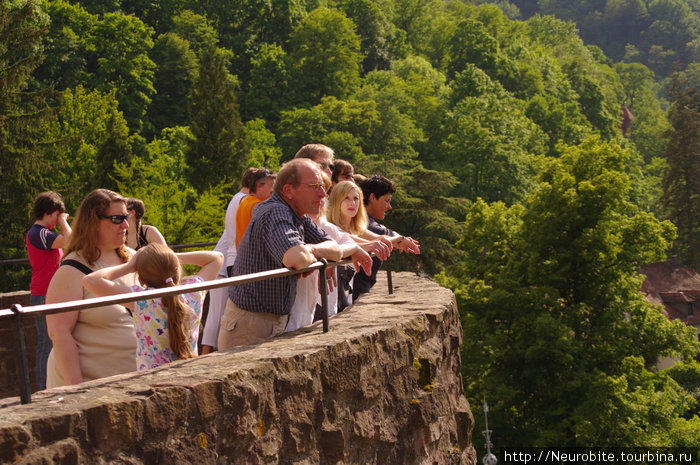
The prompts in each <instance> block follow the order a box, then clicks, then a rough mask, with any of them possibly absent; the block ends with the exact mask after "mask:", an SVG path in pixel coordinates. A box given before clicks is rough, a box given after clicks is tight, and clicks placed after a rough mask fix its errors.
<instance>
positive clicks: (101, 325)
mask: <svg viewBox="0 0 700 465" xmlns="http://www.w3.org/2000/svg"><path fill="white" fill-rule="evenodd" d="M128 227H129V224H128V222H127V210H126V201H125V200H124V198H123V197H122V196H120V195H119V194H117V193H116V192H112V191H110V190H107V189H96V190H94V191H92V192H91V193H89V194H88V195H87V196H86V197H85V198H84V199H83V201H82V203H81V204H80V207H78V211H77V213H76V215H75V221H74V224H73V232H72V234H71V237H70V238H69V239H68V245H67V246H66V247H65V253H66V255H65V257H64V259H63V261H62V262H61V266H60V267H59V268H58V271H56V274H54V276H53V278H52V279H51V283H50V284H49V289H48V292H47V295H46V303H47V304H49V303H59V302H68V301H74V300H81V299H87V298H92V297H97V296H96V295H94V294H92V293H91V292H88V291H87V290H85V289H84V288H83V286H82V278H83V276H84V275H85V274H88V273H91V272H92V271H95V270H99V269H102V268H106V267H110V266H115V265H120V264H123V263H126V262H128V261H129V259H130V258H131V252H130V250H129V249H128V248H127V247H126V246H125V245H124V237H125V235H126V230H127V228H128ZM119 282H120V284H124V285H126V286H131V285H135V284H137V282H136V277H135V274H134V273H129V274H127V275H125V276H122V277H121V278H119ZM46 323H47V327H48V331H49V337H51V340H52V341H53V350H52V351H51V354H50V355H49V360H48V363H47V381H46V386H47V387H48V388H52V387H56V386H63V385H68V384H78V383H82V382H83V381H89V380H93V379H98V378H104V377H106V376H112V375H116V374H119V373H126V372H130V371H135V370H136V333H135V331H134V321H133V319H132V318H131V315H130V314H129V312H128V311H127V310H126V309H125V308H124V307H123V306H121V305H106V306H103V307H98V308H89V309H85V310H78V311H73V312H65V313H56V314H53V315H48V316H47V317H46Z"/></svg>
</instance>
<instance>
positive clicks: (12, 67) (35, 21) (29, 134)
mask: <svg viewBox="0 0 700 465" xmlns="http://www.w3.org/2000/svg"><path fill="white" fill-rule="evenodd" d="M0 18H2V21H0V37H2V40H0V160H1V161H2V162H1V163H0V207H2V211H3V212H4V214H3V215H2V220H0V225H2V228H3V234H2V239H0V249H2V251H3V258H11V257H16V256H18V255H19V256H24V254H25V249H24V240H23V239H24V234H25V233H26V231H27V229H29V226H30V221H29V217H30V215H29V211H31V205H32V201H33V199H34V196H35V195H36V194H37V193H38V191H39V189H43V186H42V185H41V183H40V182H39V180H40V178H39V177H38V176H37V175H36V173H37V172H38V171H40V170H42V169H43V170H49V169H51V167H50V166H46V165H42V164H40V163H39V161H40V153H41V144H42V142H44V141H45V134H44V131H43V127H42V123H43V122H44V121H46V120H47V119H48V118H49V117H50V115H51V110H50V108H49V107H48V105H47V103H46V99H47V97H48V95H47V92H46V91H41V92H29V91H27V81H28V79H29V75H30V73H31V72H32V71H33V70H34V69H35V68H36V66H37V65H38V64H39V63H40V62H41V59H42V56H41V53H40V51H41V40H42V36H43V35H44V34H45V33H46V28H47V25H48V17H47V16H46V15H45V14H44V12H43V11H42V10H41V8H40V6H39V4H38V2H35V1H31V0H27V1H16V2H2V3H0ZM0 273H2V277H1V278H2V279H3V281H4V282H7V283H8V286H7V287H8V288H11V287H12V286H11V283H12V282H13V280H14V277H12V276H8V275H13V274H14V273H13V272H12V271H10V270H9V269H7V268H5V269H3V270H0ZM25 279H26V275H25ZM25 284H26V283H25ZM15 289H16V288H15ZM24 289H27V288H26V287H24Z"/></svg>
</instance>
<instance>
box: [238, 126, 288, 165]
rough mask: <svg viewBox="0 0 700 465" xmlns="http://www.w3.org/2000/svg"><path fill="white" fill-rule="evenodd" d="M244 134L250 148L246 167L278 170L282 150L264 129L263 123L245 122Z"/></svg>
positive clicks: (272, 135) (271, 135) (268, 131)
mask: <svg viewBox="0 0 700 465" xmlns="http://www.w3.org/2000/svg"><path fill="white" fill-rule="evenodd" d="M245 134H246V141H247V143H248V147H250V154H249V156H248V165H249V166H264V167H265V168H269V169H271V170H277V169H279V167H280V159H281V158H282V150H280V148H279V147H277V145H276V142H277V140H276V139H275V135H274V134H273V133H272V132H271V131H270V130H268V129H267V128H266V127H265V121H263V120H261V119H254V120H251V121H248V122H246V123H245Z"/></svg>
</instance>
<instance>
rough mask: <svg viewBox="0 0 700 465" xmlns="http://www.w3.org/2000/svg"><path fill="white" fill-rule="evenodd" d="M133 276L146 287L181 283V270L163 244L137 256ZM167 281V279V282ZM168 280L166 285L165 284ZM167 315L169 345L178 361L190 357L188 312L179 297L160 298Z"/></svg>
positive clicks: (150, 247) (149, 248) (177, 262)
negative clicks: (135, 275) (137, 277)
mask: <svg viewBox="0 0 700 465" xmlns="http://www.w3.org/2000/svg"><path fill="white" fill-rule="evenodd" d="M136 273H137V274H138V275H139V279H140V280H141V281H142V282H143V283H144V284H146V286H148V287H152V288H156V289H161V288H164V287H173V286H177V285H178V284H180V276H181V267H180V261H179V260H178V259H177V256H176V255H175V253H174V252H173V251H172V250H170V248H168V247H167V246H165V245H163V244H157V243H151V244H148V245H147V246H145V247H144V248H143V249H141V250H140V251H139V254H138V255H137V256H136ZM169 278H170V279H169ZM166 281H167V282H166ZM161 302H163V306H164V307H165V309H166V310H167V312H168V343H169V345H170V350H172V351H173V353H174V354H175V355H177V358H179V359H187V358H193V357H194V352H193V350H192V347H191V346H190V343H189V340H188V339H189V338H188V335H189V329H190V328H188V327H187V320H186V318H185V316H186V315H187V313H188V311H191V309H190V308H189V307H188V306H187V305H185V303H184V302H183V301H182V300H181V299H180V296H179V295H170V296H164V297H161Z"/></svg>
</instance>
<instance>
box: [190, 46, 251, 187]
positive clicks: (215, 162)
mask: <svg viewBox="0 0 700 465" xmlns="http://www.w3.org/2000/svg"><path fill="white" fill-rule="evenodd" d="M228 59H229V56H228V54H227V53H226V51H225V50H222V49H216V48H209V49H207V50H206V51H205V52H204V53H203V55H202V57H201V59H200V66H199V74H198V77H197V79H196V81H195V83H194V86H193V88H192V94H191V96H190V116H191V118H192V124H191V130H192V135H193V136H194V141H193V142H192V144H190V147H189V149H188V151H187V154H186V158H187V165H188V167H189V174H188V179H189V181H190V183H191V184H192V185H193V186H194V187H195V189H197V191H198V192H203V191H205V190H207V189H209V188H210V187H212V186H214V185H217V184H219V183H223V184H225V185H227V186H233V185H236V186H237V185H238V180H239V179H240V178H241V175H242V173H243V171H244V170H245V168H246V166H247V157H248V146H247V143H246V140H245V128H244V127H243V123H242V122H241V117H240V114H239V113H238V103H237V100H236V94H235V89H236V85H237V81H236V79H235V77H234V76H232V75H231V74H230V73H229V72H228V71H227V69H226V65H227V63H228ZM212 173H217V176H212Z"/></svg>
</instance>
